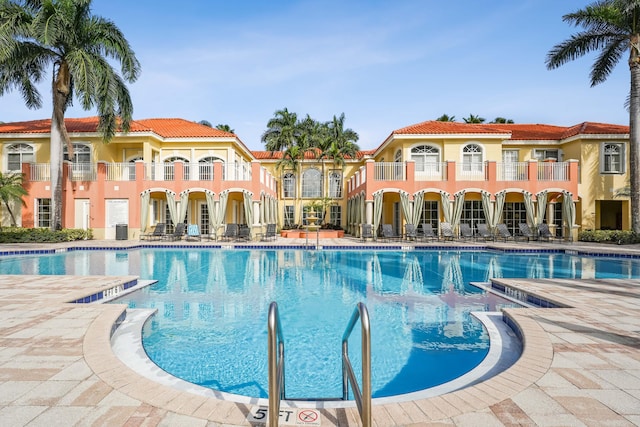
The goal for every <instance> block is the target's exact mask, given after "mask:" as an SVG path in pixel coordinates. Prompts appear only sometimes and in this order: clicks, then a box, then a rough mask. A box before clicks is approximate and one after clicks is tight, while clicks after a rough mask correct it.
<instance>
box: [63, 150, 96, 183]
mask: <svg viewBox="0 0 640 427" xmlns="http://www.w3.org/2000/svg"><path fill="white" fill-rule="evenodd" d="M62 153H63V155H64V160H66V161H70V162H71V169H70V174H69V175H70V177H71V180H72V181H95V179H96V176H95V175H96V170H95V167H94V165H93V164H91V146H89V145H87V144H73V156H72V157H69V153H68V150H67V146H66V145H65V146H64V148H63V151H62Z"/></svg>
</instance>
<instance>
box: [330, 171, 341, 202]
mask: <svg viewBox="0 0 640 427" xmlns="http://www.w3.org/2000/svg"><path fill="white" fill-rule="evenodd" d="M329 197H333V198H341V197H342V173H341V172H339V171H331V172H329Z"/></svg>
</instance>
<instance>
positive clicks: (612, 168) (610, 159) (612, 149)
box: [600, 143, 625, 173]
mask: <svg viewBox="0 0 640 427" xmlns="http://www.w3.org/2000/svg"><path fill="white" fill-rule="evenodd" d="M600 152H601V156H600V165H601V166H600V169H601V171H600V172H601V173H624V172H625V167H624V165H625V159H624V144H611V143H607V144H602V147H601V149H600Z"/></svg>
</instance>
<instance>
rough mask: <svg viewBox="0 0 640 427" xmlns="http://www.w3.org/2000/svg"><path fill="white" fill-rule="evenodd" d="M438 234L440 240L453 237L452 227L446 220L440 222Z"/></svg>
mask: <svg viewBox="0 0 640 427" xmlns="http://www.w3.org/2000/svg"><path fill="white" fill-rule="evenodd" d="M440 235H441V236H442V240H451V241H453V239H455V236H454V235H453V227H451V224H449V223H448V222H441V223H440Z"/></svg>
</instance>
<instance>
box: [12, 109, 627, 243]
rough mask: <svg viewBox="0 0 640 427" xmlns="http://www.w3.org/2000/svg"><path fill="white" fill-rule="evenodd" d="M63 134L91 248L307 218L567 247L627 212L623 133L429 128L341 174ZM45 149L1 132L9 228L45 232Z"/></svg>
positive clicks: (201, 149) (26, 132) (144, 135)
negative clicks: (445, 226) (161, 227)
mask: <svg viewBox="0 0 640 427" xmlns="http://www.w3.org/2000/svg"><path fill="white" fill-rule="evenodd" d="M65 122H66V126H67V130H68V133H69V135H70V138H71V141H72V143H73V153H72V155H71V156H69V155H67V154H66V153H67V150H66V148H65V162H64V167H63V227H65V228H85V229H86V228H91V229H92V230H93V234H94V237H95V238H98V239H114V238H116V237H118V238H128V239H138V238H140V236H141V234H142V233H144V232H146V231H148V229H149V228H150V227H153V226H154V225H155V224H157V223H165V224H167V227H168V230H167V231H168V232H170V231H171V230H172V228H173V227H174V226H175V224H178V223H181V222H183V223H185V224H197V225H198V226H199V229H200V231H201V233H202V234H205V235H211V236H213V235H218V236H219V235H220V234H221V232H222V230H223V229H224V227H225V225H226V224H230V223H235V224H246V225H247V226H248V227H249V229H250V230H251V233H252V236H257V235H258V234H259V233H263V232H264V230H265V228H266V225H267V224H273V223H275V224H277V226H278V229H288V228H292V227H294V226H304V225H306V224H307V217H308V216H309V212H312V211H313V212H315V214H316V215H317V216H318V217H319V220H320V221H321V223H322V224H325V225H327V224H331V225H333V226H334V227H333V228H336V229H337V228H342V229H344V230H345V231H346V232H348V233H351V234H353V235H356V236H359V235H360V233H361V225H362V224H363V223H366V224H372V225H373V227H374V229H378V227H379V226H380V225H381V224H391V226H392V227H393V229H394V231H395V232H396V233H397V234H399V235H401V234H403V232H404V229H405V225H406V224H409V223H410V224H421V223H429V224H431V225H432V227H433V228H434V229H435V230H437V229H438V228H439V226H440V223H441V222H449V223H451V224H452V225H453V227H454V228H457V227H458V226H459V224H464V223H466V224H469V225H470V226H471V227H472V228H474V227H475V226H476V225H477V224H478V223H486V224H488V225H489V226H490V227H493V226H495V225H497V224H498V223H504V224H506V226H507V227H508V229H509V230H510V231H511V232H512V233H513V234H518V233H519V226H518V225H519V223H523V222H527V223H528V224H529V225H530V226H532V227H536V226H538V225H539V224H541V223H543V222H544V223H547V224H548V225H549V226H550V228H551V229H552V231H553V232H554V233H556V235H558V236H563V237H567V238H568V237H572V238H574V239H575V235H576V233H577V231H578V230H580V229H620V230H623V229H629V227H630V204H629V199H628V197H626V196H620V197H618V196H617V193H619V192H621V191H622V190H624V188H625V187H626V186H627V185H628V179H627V171H628V158H627V155H626V153H627V151H628V150H627V145H628V143H629V128H628V126H621V125H613V124H602V123H590V122H585V123H581V124H578V125H575V126H570V127H563V126H551V125H542V124H467V123H455V122H439V121H427V122H423V123H419V124H416V125H411V126H408V127H405V128H402V129H398V130H395V131H393V132H391V134H390V135H389V136H388V137H387V138H386V139H385V140H384V141H383V142H382V143H381V144H380V146H378V147H377V148H376V149H373V150H366V151H360V152H359V153H358V155H357V156H355V158H347V159H345V161H344V162H336V161H334V160H333V159H331V158H328V159H327V158H318V156H316V155H315V154H316V153H314V152H308V153H306V155H305V157H304V159H301V160H299V161H298V162H297V163H296V164H295V167H294V165H291V164H288V166H284V167H282V166H283V165H287V163H286V162H283V161H282V160H283V159H282V157H281V156H282V153H279V152H275V153H271V152H267V151H252V150H249V149H248V148H247V147H246V146H245V144H244V143H243V142H242V141H241V140H240V139H239V137H238V136H236V135H234V134H232V133H228V132H224V131H221V130H218V129H215V128H211V127H208V126H203V125H200V124H197V123H194V122H190V121H187V120H183V119H145V120H135V121H133V122H132V124H131V130H130V131H129V132H128V133H126V134H123V133H118V134H116V136H115V137H114V138H113V140H112V141H111V142H110V143H108V144H105V143H103V142H102V138H101V136H100V134H99V133H98V132H97V125H98V119H97V118H96V117H90V118H81V119H73V118H69V119H66V120H65ZM49 141H50V120H36V121H26V122H16V123H5V124H0V155H1V156H2V164H1V170H2V172H3V173H8V172H20V171H22V173H24V186H25V188H26V189H27V191H28V193H29V194H28V196H26V197H25V198H24V202H25V204H24V205H22V206H13V211H14V212H19V215H15V216H16V219H17V222H18V224H17V225H19V226H22V227H49V226H50V220H51V204H50V203H51V202H50V201H51V183H50V174H49ZM622 192H624V191H622ZM2 209H3V210H2V225H3V226H7V225H10V218H9V215H7V212H6V209H5V208H4V207H2ZM118 226H120V227H119V230H126V234H125V236H124V237H123V236H122V235H120V236H116V234H117V233H116V229H117V228H118ZM123 226H125V227H123Z"/></svg>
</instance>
